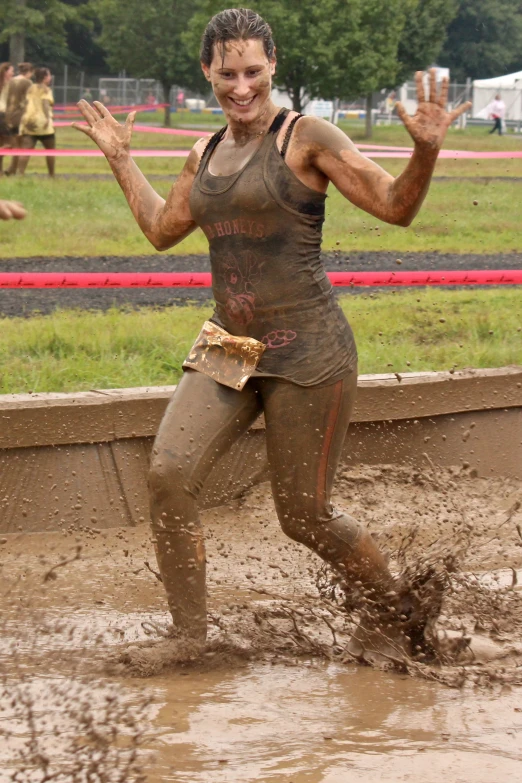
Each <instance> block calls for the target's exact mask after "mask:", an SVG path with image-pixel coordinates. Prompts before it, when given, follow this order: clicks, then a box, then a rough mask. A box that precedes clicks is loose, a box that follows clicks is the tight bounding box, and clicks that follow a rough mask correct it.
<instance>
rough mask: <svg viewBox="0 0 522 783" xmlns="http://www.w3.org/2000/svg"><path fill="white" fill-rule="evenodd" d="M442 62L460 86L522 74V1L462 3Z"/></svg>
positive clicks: (483, 0)
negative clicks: (508, 74)
mask: <svg viewBox="0 0 522 783" xmlns="http://www.w3.org/2000/svg"><path fill="white" fill-rule="evenodd" d="M441 61H442V62H444V64H445V65H447V66H448V67H449V68H450V69H451V77H452V79H456V80H457V81H460V82H464V81H465V80H466V78H467V77H470V78H472V79H487V78H489V77H491V76H500V75H501V74H503V73H510V72H512V71H519V70H522V2H521V0H460V3H459V9H458V13H457V16H456V17H455V19H454V20H453V22H452V23H451V24H450V25H449V28H448V34H447V38H446V43H445V45H444V49H443V51H442V55H441Z"/></svg>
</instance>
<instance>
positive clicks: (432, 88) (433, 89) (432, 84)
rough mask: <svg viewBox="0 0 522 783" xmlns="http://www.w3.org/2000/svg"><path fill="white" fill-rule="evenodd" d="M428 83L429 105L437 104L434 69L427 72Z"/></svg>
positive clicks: (435, 72) (435, 73)
mask: <svg viewBox="0 0 522 783" xmlns="http://www.w3.org/2000/svg"><path fill="white" fill-rule="evenodd" d="M428 73H429V83H430V97H429V102H430V103H438V100H437V71H436V70H435V68H430V70H429V72H428Z"/></svg>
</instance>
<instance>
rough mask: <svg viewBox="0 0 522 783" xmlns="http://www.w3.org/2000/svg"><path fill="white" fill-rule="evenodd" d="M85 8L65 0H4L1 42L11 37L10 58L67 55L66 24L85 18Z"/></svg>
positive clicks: (41, 58)
mask: <svg viewBox="0 0 522 783" xmlns="http://www.w3.org/2000/svg"><path fill="white" fill-rule="evenodd" d="M81 18H82V17H81V12H80V9H79V8H75V7H74V6H72V5H70V4H69V3H67V2H62V0H3V2H2V4H1V5H0V42H5V41H9V59H10V60H11V62H13V63H19V62H21V61H23V60H25V59H26V58H27V57H30V58H31V60H36V61H40V62H42V61H44V60H50V59H51V60H52V59H58V58H63V57H66V55H67V34H66V25H67V23H68V22H71V21H77V22H80V21H81Z"/></svg>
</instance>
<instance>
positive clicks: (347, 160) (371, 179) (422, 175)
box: [300, 118, 438, 226]
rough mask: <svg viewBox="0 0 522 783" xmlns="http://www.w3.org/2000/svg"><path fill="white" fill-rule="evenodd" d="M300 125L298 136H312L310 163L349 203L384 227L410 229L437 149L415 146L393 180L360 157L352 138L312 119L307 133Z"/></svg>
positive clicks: (426, 186) (427, 181) (307, 143)
mask: <svg viewBox="0 0 522 783" xmlns="http://www.w3.org/2000/svg"><path fill="white" fill-rule="evenodd" d="M301 123H302V131H301V134H300V135H302V136H304V135H305V134H306V135H307V136H308V139H306V146H307V147H308V149H309V150H310V163H311V164H312V165H313V166H315V168H317V169H318V170H319V171H320V172H321V173H322V174H324V175H325V176H326V177H328V179H329V180H330V181H331V182H332V183H333V184H334V185H335V187H336V188H337V189H338V190H339V191H340V192H341V193H342V194H343V196H344V197H345V198H347V199H348V201H351V203H352V204H354V205H355V206H356V207H359V208H360V209H363V210H364V211H365V212H368V213H369V214H370V215H373V216H374V217H376V218H378V219H379V220H383V221H384V222H386V223H392V224H394V225H399V226H409V225H410V223H411V222H412V220H413V218H414V217H415V215H416V214H417V212H418V211H419V209H420V207H421V205H422V202H423V201H424V198H425V196H426V193H427V191H428V187H429V184H430V180H431V176H432V174H433V169H434V168H435V163H436V161H437V155H438V148H435V149H431V148H427V147H421V146H419V147H418V146H416V147H415V149H414V152H413V155H412V157H411V158H410V160H409V162H408V165H407V166H406V169H405V170H404V171H403V173H402V174H401V175H400V176H399V177H397V178H394V177H392V176H391V174H388V172H386V171H385V170H384V169H383V168H381V166H379V165H378V164H377V163H374V162H373V161H372V160H370V159H369V158H366V157H365V156H364V155H361V153H360V152H359V151H358V150H357V148H356V147H355V144H353V142H352V141H351V140H350V139H349V138H348V136H346V134H345V133H343V131H341V130H340V129H339V128H336V127H335V126H334V125H330V124H328V123H326V122H324V121H322V120H316V119H313V118H310V119H308V118H307V119H306V123H307V126H308V127H307V128H305V127H304V125H305V123H304V122H303V121H302V120H301ZM301 123H300V124H301ZM303 141H305V139H303Z"/></svg>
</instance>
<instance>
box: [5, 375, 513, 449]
mask: <svg viewBox="0 0 522 783" xmlns="http://www.w3.org/2000/svg"><path fill="white" fill-rule="evenodd" d="M175 388H176V387H175V386H151V387H141V388H135V389H92V390H91V391H87V392H78V393H75V394H5V395H0V424H1V426H0V449H13V448H20V447H23V448H25V447H28V446H58V445H66V444H73V443H107V442H110V441H114V440H120V439H121V438H144V437H145V438H146V437H151V436H154V435H155V434H156V432H157V429H158V426H159V422H160V421H161V418H162V416H163V413H164V411H165V408H166V406H167V403H168V401H169V399H170V397H171V396H172V394H173V392H174V389H175ZM521 406H522V367H503V368H500V369H491V370H463V371H459V372H455V373H448V372H425V373H403V374H401V375H395V374H384V375H361V376H360V377H359V390H358V397H357V403H356V407H355V412H354V416H353V421H354V422H362V421H376V420H377V421H378V420H381V419H386V420H388V421H396V420H399V419H410V418H412V417H413V418H417V417H427V416H437V415H441V414H444V413H460V412H464V411H476V410H492V409H499V408H513V407H521ZM254 426H256V425H254ZM259 426H261V427H262V426H263V423H262V419H261V420H260V421H259V422H258V423H257V427H259Z"/></svg>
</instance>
